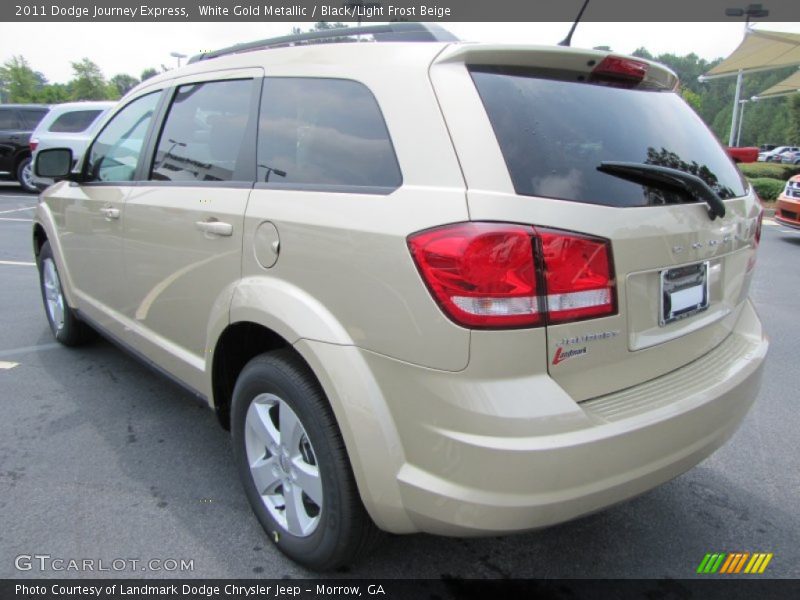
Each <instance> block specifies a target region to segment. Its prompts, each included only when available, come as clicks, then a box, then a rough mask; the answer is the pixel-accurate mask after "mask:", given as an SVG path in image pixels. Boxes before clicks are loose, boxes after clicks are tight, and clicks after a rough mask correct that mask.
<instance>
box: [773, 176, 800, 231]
mask: <svg viewBox="0 0 800 600" xmlns="http://www.w3.org/2000/svg"><path fill="white" fill-rule="evenodd" d="M775 220H776V221H778V222H779V223H780V224H781V225H788V226H789V227H796V228H798V229H800V175H795V176H794V177H792V178H791V179H789V181H787V182H786V187H785V188H784V190H783V193H782V194H781V195H780V196H778V204H777V206H776V207H775Z"/></svg>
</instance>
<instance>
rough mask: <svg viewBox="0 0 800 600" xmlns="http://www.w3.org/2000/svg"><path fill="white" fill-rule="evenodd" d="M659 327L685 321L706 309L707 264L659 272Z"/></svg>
mask: <svg viewBox="0 0 800 600" xmlns="http://www.w3.org/2000/svg"><path fill="white" fill-rule="evenodd" d="M660 304H661V307H660V311H659V312H660V314H659V320H658V322H659V325H661V326H662V327H664V326H665V325H667V324H668V323H672V322H673V321H677V320H679V319H685V318H687V317H690V316H692V315H695V314H697V313H699V312H701V311H704V310H705V309H707V308H708V263H707V262H703V263H698V264H694V265H684V266H682V267H675V268H673V269H666V270H664V271H661V303H660Z"/></svg>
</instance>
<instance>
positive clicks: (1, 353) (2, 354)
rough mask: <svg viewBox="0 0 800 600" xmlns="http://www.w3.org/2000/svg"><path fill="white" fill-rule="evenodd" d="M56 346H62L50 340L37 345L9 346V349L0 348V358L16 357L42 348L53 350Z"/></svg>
mask: <svg viewBox="0 0 800 600" xmlns="http://www.w3.org/2000/svg"><path fill="white" fill-rule="evenodd" d="M56 348H63V346H62V345H61V344H59V343H56V342H52V343H49V344H39V345H38V346H22V347H21V348H11V349H10V350H0V358H9V357H15V358H16V357H18V356H21V355H23V354H31V353H33V352H40V351H42V350H54V349H56Z"/></svg>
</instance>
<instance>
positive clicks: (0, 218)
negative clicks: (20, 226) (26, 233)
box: [0, 217, 33, 222]
mask: <svg viewBox="0 0 800 600" xmlns="http://www.w3.org/2000/svg"><path fill="white" fill-rule="evenodd" d="M0 221H27V222H31V221H33V219H12V218H10V217H0Z"/></svg>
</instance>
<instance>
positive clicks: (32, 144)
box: [28, 140, 39, 152]
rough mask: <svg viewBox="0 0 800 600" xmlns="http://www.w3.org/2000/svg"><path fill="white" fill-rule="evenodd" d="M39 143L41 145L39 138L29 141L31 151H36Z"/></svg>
mask: <svg viewBox="0 0 800 600" xmlns="http://www.w3.org/2000/svg"><path fill="white" fill-rule="evenodd" d="M38 145H39V140H31V141H29V142H28V147H29V148H30V149H31V152H33V151H35V150H36V147H37V146H38Z"/></svg>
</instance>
